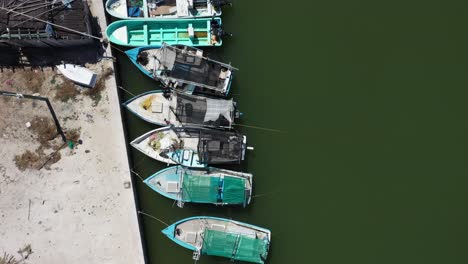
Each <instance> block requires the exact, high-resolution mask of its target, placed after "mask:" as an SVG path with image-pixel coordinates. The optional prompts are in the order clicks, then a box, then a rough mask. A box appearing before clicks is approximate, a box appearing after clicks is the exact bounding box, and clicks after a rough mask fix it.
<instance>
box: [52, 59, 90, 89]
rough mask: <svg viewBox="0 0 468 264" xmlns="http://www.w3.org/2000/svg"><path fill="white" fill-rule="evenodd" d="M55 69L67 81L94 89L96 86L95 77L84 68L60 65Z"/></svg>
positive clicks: (73, 65)
mask: <svg viewBox="0 0 468 264" xmlns="http://www.w3.org/2000/svg"><path fill="white" fill-rule="evenodd" d="M56 67H57V69H58V70H59V71H60V72H61V73H62V74H63V76H65V77H66V78H67V79H69V80H71V81H73V82H74V83H77V84H79V85H82V86H86V87H89V88H94V86H96V78H97V75H96V74H95V73H94V72H92V71H90V70H88V69H87V68H85V67H82V66H79V65H75V64H60V65H57V66H56Z"/></svg>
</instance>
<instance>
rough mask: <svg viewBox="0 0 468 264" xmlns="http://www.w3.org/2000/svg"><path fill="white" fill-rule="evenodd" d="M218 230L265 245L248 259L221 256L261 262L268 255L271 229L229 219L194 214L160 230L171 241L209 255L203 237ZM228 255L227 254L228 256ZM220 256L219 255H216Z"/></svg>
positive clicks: (235, 258)
mask: <svg viewBox="0 0 468 264" xmlns="http://www.w3.org/2000/svg"><path fill="white" fill-rule="evenodd" d="M215 229H216V230H218V232H222V233H228V234H239V235H242V236H246V237H247V236H249V237H252V239H251V240H258V241H261V242H262V243H264V245H265V247H266V248H264V249H263V251H262V252H260V253H262V256H254V257H251V258H249V259H246V258H237V257H236V256H235V255H234V254H233V255H230V254H227V255H222V256H223V257H231V258H232V259H233V260H243V261H250V262H255V263H260V264H263V263H264V261H265V260H266V257H267V255H268V249H269V245H270V241H271V231H270V230H268V229H265V228H261V227H258V226H255V225H251V224H247V223H242V222H238V221H234V220H230V219H225V218H218V217H210V216H196V217H190V218H186V219H182V220H180V221H178V222H176V223H174V224H172V225H170V226H169V227H167V228H165V229H163V230H162V233H163V234H165V235H166V236H167V237H168V238H169V239H171V240H172V241H173V242H175V243H177V244H179V245H180V246H182V247H184V248H187V249H189V250H193V251H198V252H202V254H204V255H211V254H209V253H207V249H206V248H204V247H205V246H206V245H205V243H204V241H203V240H204V237H205V235H206V232H207V230H215ZM228 255H229V256H228ZM216 256H221V255H216Z"/></svg>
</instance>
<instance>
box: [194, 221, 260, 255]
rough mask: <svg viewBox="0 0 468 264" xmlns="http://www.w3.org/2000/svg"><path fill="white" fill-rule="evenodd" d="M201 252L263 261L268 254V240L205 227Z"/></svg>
mask: <svg viewBox="0 0 468 264" xmlns="http://www.w3.org/2000/svg"><path fill="white" fill-rule="evenodd" d="M202 253H203V254H206V255H211V256H220V257H227V258H231V259H234V260H242V261H249V262H255V263H264V260H265V259H266V257H267V255H268V241H266V240H263V239H258V238H252V237H248V236H245V235H241V234H233V233H227V232H222V231H217V230H211V229H206V230H205V234H204V239H203V247H202Z"/></svg>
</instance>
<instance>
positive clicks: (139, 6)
mask: <svg viewBox="0 0 468 264" xmlns="http://www.w3.org/2000/svg"><path fill="white" fill-rule="evenodd" d="M227 4H229V3H228V2H227V1H225V0H222V1H221V0H215V1H213V0H107V1H106V5H105V6H106V11H107V13H109V14H110V15H111V16H113V17H116V18H120V19H137V18H149V19H154V20H157V19H171V18H197V17H213V16H221V7H222V6H224V5H227Z"/></svg>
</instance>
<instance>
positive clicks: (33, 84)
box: [16, 70, 45, 93]
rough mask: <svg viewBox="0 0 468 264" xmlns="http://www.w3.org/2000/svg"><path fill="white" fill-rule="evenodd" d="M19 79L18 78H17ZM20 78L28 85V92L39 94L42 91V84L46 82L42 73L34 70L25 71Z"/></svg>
mask: <svg viewBox="0 0 468 264" xmlns="http://www.w3.org/2000/svg"><path fill="white" fill-rule="evenodd" d="M16 78H18V77H16ZM19 78H23V79H24V80H25V81H26V83H27V88H28V91H31V92H33V93H38V92H40V90H41V87H42V83H43V82H44V80H45V75H44V74H43V73H42V72H35V71H33V70H29V71H28V70H25V71H22V72H21V73H20V76H19Z"/></svg>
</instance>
